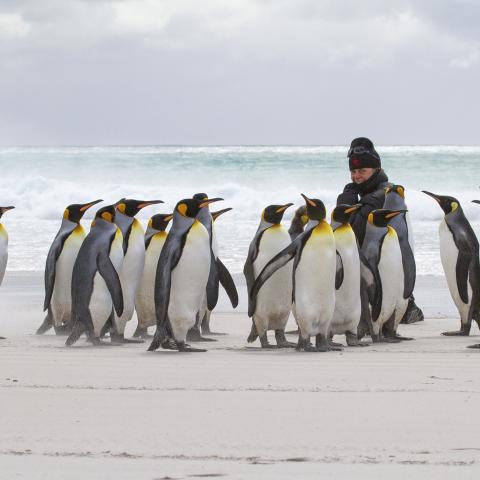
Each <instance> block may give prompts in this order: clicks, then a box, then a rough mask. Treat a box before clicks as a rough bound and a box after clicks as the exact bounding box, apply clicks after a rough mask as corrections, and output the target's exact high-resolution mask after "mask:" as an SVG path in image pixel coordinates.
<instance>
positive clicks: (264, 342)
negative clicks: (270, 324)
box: [260, 332, 277, 350]
mask: <svg viewBox="0 0 480 480" xmlns="http://www.w3.org/2000/svg"><path fill="white" fill-rule="evenodd" d="M260 343H261V344H262V348H265V349H270V350H273V349H275V348H277V346H276V345H272V344H271V343H270V342H269V341H268V338H267V332H265V333H264V334H263V335H260Z"/></svg>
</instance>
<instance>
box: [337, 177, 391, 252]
mask: <svg viewBox="0 0 480 480" xmlns="http://www.w3.org/2000/svg"><path fill="white" fill-rule="evenodd" d="M389 185H391V184H390V183H389V182H388V177H387V175H386V173H385V172H384V171H383V170H382V169H380V170H379V171H378V172H377V173H374V174H373V175H372V176H371V177H370V178H369V179H368V180H367V181H366V182H364V183H361V184H359V185H357V184H356V183H348V184H347V185H345V188H344V189H343V193H341V194H340V195H339V196H338V198H337V205H340V204H346V205H355V204H357V203H361V204H362V205H363V206H362V208H360V209H359V210H357V211H356V212H355V213H354V214H353V215H352V216H351V218H350V224H351V225H352V228H353V231H354V232H355V235H356V236H357V239H358V243H359V244H360V246H362V243H363V239H364V238H365V230H366V228H367V220H368V214H369V213H370V212H371V211H372V210H376V209H377V208H383V204H384V202H385V187H388V186H389Z"/></svg>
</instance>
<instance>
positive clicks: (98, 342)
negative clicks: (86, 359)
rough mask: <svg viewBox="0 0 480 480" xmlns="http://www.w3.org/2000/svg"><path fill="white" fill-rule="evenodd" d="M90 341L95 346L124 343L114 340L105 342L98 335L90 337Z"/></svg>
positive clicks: (111, 345)
mask: <svg viewBox="0 0 480 480" xmlns="http://www.w3.org/2000/svg"><path fill="white" fill-rule="evenodd" d="M88 341H89V342H90V343H91V344H92V345H93V346H94V347H119V346H121V345H122V344H121V343H118V342H114V341H113V340H112V341H111V342H105V341H104V340H102V339H101V338H98V337H92V338H89V339H88Z"/></svg>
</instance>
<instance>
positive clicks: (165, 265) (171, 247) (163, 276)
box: [149, 228, 189, 350]
mask: <svg viewBox="0 0 480 480" xmlns="http://www.w3.org/2000/svg"><path fill="white" fill-rule="evenodd" d="M188 231H189V228H188V229H186V230H184V231H179V232H178V234H177V232H176V231H175V235H174V232H173V231H172V232H170V233H169V235H168V236H167V239H166V240H165V243H164V245H163V248H162V253H161V254H160V258H159V260H158V264H157V271H156V274H155V294H154V297H155V315H156V317H157V332H155V337H157V336H158V335H157V333H159V335H160V337H162V338H163V337H164V336H167V334H168V333H169V332H171V328H170V323H169V320H168V305H169V303H170V288H171V285H172V270H173V269H174V268H175V267H176V266H177V263H178V261H179V260H180V257H181V256H182V251H183V246H184V245H185V240H186V238H187V233H188ZM154 342H155V338H154V340H153V342H152V345H153V343H154ZM152 345H150V347H149V350H150V349H151V348H152ZM157 348H158V347H157Z"/></svg>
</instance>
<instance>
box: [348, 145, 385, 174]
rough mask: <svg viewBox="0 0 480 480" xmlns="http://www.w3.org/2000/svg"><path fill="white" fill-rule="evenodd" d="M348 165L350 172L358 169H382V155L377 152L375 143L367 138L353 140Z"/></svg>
mask: <svg viewBox="0 0 480 480" xmlns="http://www.w3.org/2000/svg"><path fill="white" fill-rule="evenodd" d="M347 156H348V164H349V166H350V170H355V169H356V168H380V167H381V166H382V164H381V161H380V155H379V154H378V153H377V151H376V150H375V147H374V146H373V142H372V141H371V140H370V139H368V138H366V137H358V138H354V139H353V140H352V143H351V144H350V149H349V150H348V155H347Z"/></svg>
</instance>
